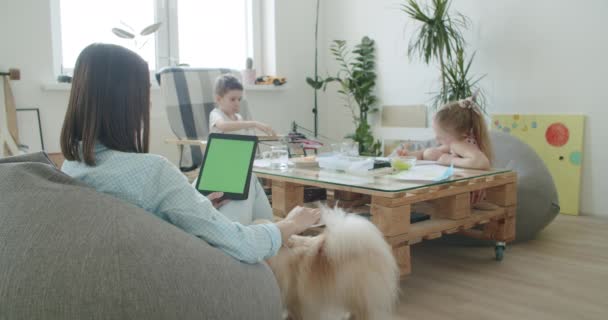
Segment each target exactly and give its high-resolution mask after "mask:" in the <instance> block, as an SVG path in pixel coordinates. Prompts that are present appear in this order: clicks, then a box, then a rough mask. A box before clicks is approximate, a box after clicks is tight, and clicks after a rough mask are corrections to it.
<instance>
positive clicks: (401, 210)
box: [254, 167, 517, 278]
mask: <svg viewBox="0 0 608 320" xmlns="http://www.w3.org/2000/svg"><path fill="white" fill-rule="evenodd" d="M254 172H255V173H256V175H257V176H258V177H261V178H265V179H268V180H270V181H271V185H272V208H273V212H274V214H275V215H276V216H281V217H284V216H285V215H286V213H288V212H289V211H290V210H291V209H292V208H293V207H295V206H297V205H301V204H302V203H303V201H304V186H315V187H320V188H325V189H327V190H328V191H329V194H330V195H331V194H332V193H333V199H329V200H330V201H331V200H339V201H338V203H339V205H340V206H344V207H346V208H354V207H356V206H359V207H360V206H361V205H369V209H370V210H369V213H370V214H371V221H372V222H373V223H374V224H375V225H376V226H377V227H378V229H380V231H382V233H383V234H384V237H385V239H386V241H387V242H388V243H389V244H390V245H391V247H392V249H393V254H394V255H395V258H396V260H397V263H398V265H399V270H400V275H401V278H404V277H405V276H407V275H408V274H409V273H410V272H411V264H410V246H411V245H413V244H415V243H418V242H421V241H423V240H430V239H435V238H439V237H441V236H443V235H446V234H454V233H460V234H464V235H466V236H470V237H475V238H479V239H486V240H494V241H496V259H497V260H501V259H502V257H503V251H504V249H505V245H506V243H507V242H510V241H512V240H514V239H515V212H516V206H517V197H516V196H517V188H516V184H517V175H516V173H514V172H511V171H509V170H500V169H496V170H491V171H478V170H458V171H457V173H456V175H455V176H454V177H452V178H451V179H450V180H447V181H442V182H435V183H416V182H408V181H402V180H396V179H394V178H391V177H389V176H387V175H377V176H353V175H349V174H346V173H340V172H335V171H326V170H321V169H319V168H306V169H304V168H290V169H288V170H284V171H279V170H272V169H268V168H257V167H254ZM477 190H485V193H486V198H485V199H486V200H485V202H484V203H483V204H484V206H483V207H481V206H480V207H479V208H473V207H472V206H471V204H470V200H469V199H470V194H471V192H473V191H477ZM330 198H331V197H330ZM347 211H348V210H347ZM412 211H422V212H425V213H428V214H430V215H431V219H430V220H426V221H422V222H417V223H413V224H411V223H410V213H411V212H412Z"/></svg>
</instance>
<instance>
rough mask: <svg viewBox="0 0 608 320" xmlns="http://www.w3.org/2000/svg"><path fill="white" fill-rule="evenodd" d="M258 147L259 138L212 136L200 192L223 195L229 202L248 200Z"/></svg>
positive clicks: (204, 159) (201, 173) (199, 178)
mask: <svg viewBox="0 0 608 320" xmlns="http://www.w3.org/2000/svg"><path fill="white" fill-rule="evenodd" d="M257 143H258V139H257V137H256V136H245V135H235V134H222V133H212V134H210V135H209V139H208V140H207V148H206V150H205V156H204V157H203V163H202V165H201V169H200V172H199V175H198V182H197V184H196V189H197V190H198V192H200V193H202V194H204V195H208V194H210V193H212V192H223V193H224V197H223V198H226V199H233V200H245V199H247V197H248V196H249V181H250V180H251V169H252V166H253V159H254V158H255V153H256V150H257V148H256V147H257Z"/></svg>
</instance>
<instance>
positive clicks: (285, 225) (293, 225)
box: [277, 206, 321, 243]
mask: <svg viewBox="0 0 608 320" xmlns="http://www.w3.org/2000/svg"><path fill="white" fill-rule="evenodd" d="M320 218H321V210H319V209H311V208H303V207H300V206H297V207H295V208H293V210H291V212H289V214H288V215H287V217H285V219H283V220H282V221H279V222H277V227H278V228H279V230H281V239H282V240H283V243H287V240H289V237H291V236H292V235H294V234H298V233H302V232H303V231H304V230H306V229H308V228H310V227H311V226H312V225H314V224H316V223H317V222H319V219H320Z"/></svg>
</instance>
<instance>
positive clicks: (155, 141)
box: [0, 0, 315, 162]
mask: <svg viewBox="0 0 608 320" xmlns="http://www.w3.org/2000/svg"><path fill="white" fill-rule="evenodd" d="M314 9H315V8H314V2H313V1H277V3H276V11H275V12H276V17H275V18H276V31H277V34H276V51H277V52H276V60H277V61H276V68H277V72H279V73H280V74H281V75H282V76H286V77H287V78H288V86H287V87H286V88H285V90H282V91H273V92H259V91H255V92H254V91H252V92H248V93H247V96H248V99H249V104H250V106H251V108H252V111H253V113H254V117H256V118H257V119H259V120H261V121H265V122H267V123H269V124H270V125H272V126H273V127H274V128H276V129H277V130H278V131H279V132H287V131H288V130H289V128H290V124H291V121H292V120H297V121H298V122H299V123H302V124H303V125H304V126H306V127H312V112H311V109H312V89H310V88H309V87H308V86H307V85H306V83H305V81H304V79H305V76H306V75H308V74H312V70H313V62H314V60H313V57H314V56H313V52H314V50H313V43H314V38H313V37H314V19H313V18H314ZM49 10H50V5H49V1H48V0H3V1H0V12H2V19H0V39H2V42H1V44H0V46H1V48H2V49H1V50H0V69H2V70H4V69H8V68H9V67H11V68H12V67H15V68H20V69H21V80H20V81H15V82H13V83H12V87H13V93H14V96H15V100H16V105H17V108H25V107H38V108H40V113H41V115H40V116H41V121H42V131H43V135H44V142H45V145H46V147H47V151H48V152H59V151H60V148H59V133H60V131H61V124H62V122H63V117H64V115H65V110H66V107H67V101H68V96H69V92H68V91H65V90H60V91H48V90H43V89H42V86H43V85H45V84H50V83H53V82H54V78H55V75H54V73H53V60H52V59H53V57H52V41H51V28H50V25H51V19H50V11H49ZM151 122H152V131H151V132H152V136H151V146H150V149H151V152H152V153H158V154H162V155H164V156H166V157H168V158H169V159H170V160H172V161H174V162H176V161H177V157H178V154H177V149H176V148H175V147H174V146H172V145H168V144H165V143H164V139H165V138H170V137H172V136H173V134H172V133H171V130H170V128H169V124H168V121H167V117H166V114H165V111H164V105H163V100H162V97H161V95H160V91H159V90H153V91H152V113H151ZM21 130H27V129H26V128H21Z"/></svg>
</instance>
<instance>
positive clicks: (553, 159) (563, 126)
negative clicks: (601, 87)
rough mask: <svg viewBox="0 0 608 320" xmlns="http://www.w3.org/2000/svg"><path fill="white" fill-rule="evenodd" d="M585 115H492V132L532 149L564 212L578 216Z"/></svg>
mask: <svg viewBox="0 0 608 320" xmlns="http://www.w3.org/2000/svg"><path fill="white" fill-rule="evenodd" d="M584 125H585V117H584V116H583V115H520V114H495V115H492V129H494V130H497V131H502V132H505V133H509V134H511V135H514V136H516V137H518V138H519V139H520V140H522V141H524V142H525V143H527V144H528V145H529V146H531V147H532V148H533V149H534V150H536V152H537V153H538V155H539V156H540V158H541V159H543V161H544V162H545V165H546V166H547V168H548V169H549V171H550V172H551V175H552V176H553V181H555V185H556V186H557V193H558V195H559V204H560V206H561V212H562V213H565V214H571V215H578V214H579V207H580V189H581V165H582V154H583V133H584Z"/></svg>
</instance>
